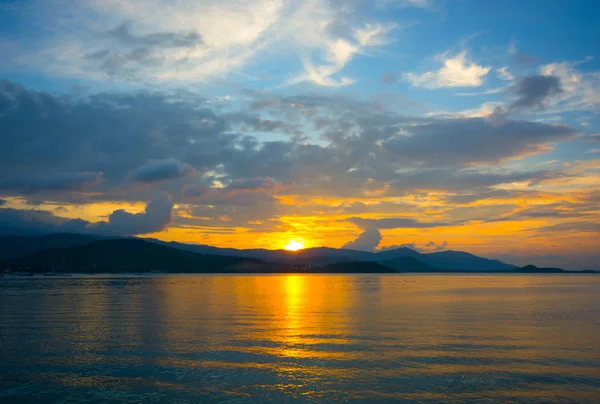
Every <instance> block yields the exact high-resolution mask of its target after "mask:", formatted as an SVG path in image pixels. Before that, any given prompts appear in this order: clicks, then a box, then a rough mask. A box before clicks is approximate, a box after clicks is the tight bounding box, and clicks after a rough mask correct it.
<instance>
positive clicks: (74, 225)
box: [0, 208, 87, 235]
mask: <svg viewBox="0 0 600 404" xmlns="http://www.w3.org/2000/svg"><path fill="white" fill-rule="evenodd" d="M86 224H87V222H85V221H83V220H78V219H76V220H67V219H61V218H58V217H56V216H54V215H53V214H52V213H51V212H48V211H42V210H35V209H12V208H0V234H15V235H21V234H40V233H56V232H82V231H83V230H84V229H85V225H86Z"/></svg>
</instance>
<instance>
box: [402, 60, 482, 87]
mask: <svg viewBox="0 0 600 404" xmlns="http://www.w3.org/2000/svg"><path fill="white" fill-rule="evenodd" d="M438 59H439V60H440V61H441V62H442V67H441V68H440V69H438V70H433V71H430V72H426V73H423V74H415V73H406V74H405V75H404V79H405V80H407V81H408V82H410V83H411V84H412V85H413V86H416V87H424V88H429V89H434V88H442V87H478V86H480V85H481V84H483V78H484V77H485V76H486V75H487V74H488V72H489V71H490V69H491V67H487V66H480V65H477V64H476V63H475V62H472V61H471V60H469V59H468V57H467V52H466V51H464V52H461V53H458V54H456V55H454V56H448V54H444V55H442V56H439V57H438Z"/></svg>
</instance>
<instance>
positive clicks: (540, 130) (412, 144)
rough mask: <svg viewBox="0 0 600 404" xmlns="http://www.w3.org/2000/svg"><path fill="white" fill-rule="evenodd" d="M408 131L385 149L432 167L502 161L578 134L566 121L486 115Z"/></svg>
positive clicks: (416, 162) (530, 152)
mask: <svg viewBox="0 0 600 404" xmlns="http://www.w3.org/2000/svg"><path fill="white" fill-rule="evenodd" d="M405 131H406V132H407V133H406V135H402V136H394V137H392V138H390V139H388V140H385V141H384V142H383V148H384V150H385V151H387V152H389V153H391V154H393V155H395V156H397V157H399V158H402V159H405V160H406V161H410V162H412V163H414V164H418V165H421V166H428V167H440V166H462V167H466V166H470V165H476V164H484V163H500V162H502V161H505V160H508V159H510V158H516V157H522V156H527V155H531V154H537V153H541V152H542V151H545V150H547V145H548V144H549V143H553V142H558V141H561V140H567V139H571V138H573V137H574V136H576V135H577V134H578V132H577V131H576V130H574V129H572V128H570V127H568V126H563V125H545V124H540V123H535V122H520V121H506V122H504V123H503V124H501V125H493V124H492V123H491V122H489V121H488V120H485V119H463V120H459V119H457V120H443V121H439V122H432V123H430V124H424V125H417V126H414V127H407V128H406V129H405Z"/></svg>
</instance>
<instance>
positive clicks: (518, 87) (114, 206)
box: [0, 0, 600, 269]
mask: <svg viewBox="0 0 600 404" xmlns="http://www.w3.org/2000/svg"><path fill="white" fill-rule="evenodd" d="M598 15H600V3H599V2H597V1H593V0H591V1H585V0H579V1H575V2H567V1H560V0H528V1H522V0H519V1H513V0H504V1H502V2H492V1H479V0H452V1H451V0H369V1H361V0H347V1H336V0H306V1H300V0H298V1H288V0H245V1H242V0H235V1H234V0H206V1H198V0H196V1H193V0H136V1H125V0H102V1H100V0H18V1H16V0H8V1H7V0H0V54H2V55H3V56H2V58H0V233H6V234H39V233H51V232H58V231H60V232H66V231H68V232H80V233H94V234H105V235H113V236H130V235H137V236H140V237H154V238H159V239H162V240H175V241H180V242H188V243H199V244H210V245H215V246H220V247H236V248H269V249H278V248H282V247H284V246H286V245H288V244H290V242H292V243H294V245H303V246H304V247H315V246H329V247H336V248H337V247H346V248H354V249H359V250H368V251H378V250H385V249H389V248H395V247H398V246H408V247H411V248H414V249H416V250H419V251H422V252H434V251H442V250H460V251H468V252H471V253H474V254H478V255H482V256H486V257H492V258H498V259H502V260H504V261H506V262H510V263H514V264H518V265H524V264H529V263H533V264H536V265H553V266H556V265H562V266H566V267H568V268H573V269H584V268H600V253H599V252H598V251H600V249H599V247H600V242H599V241H598V240H599V238H598V236H599V233H600V207H599V202H600V118H599V115H598V113H599V112H600V60H599V58H600V48H598V45H597V44H598V43H599V42H600V25H598V24H597V18H596V17H597V16H598Z"/></svg>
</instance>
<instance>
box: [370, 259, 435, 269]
mask: <svg viewBox="0 0 600 404" xmlns="http://www.w3.org/2000/svg"><path fill="white" fill-rule="evenodd" d="M379 263H380V264H382V265H385V266H387V267H390V268H392V269H393V270H394V271H396V272H435V271H436V270H437V268H434V267H432V266H431V265H427V264H424V263H422V262H421V261H419V260H418V259H417V258H415V257H398V258H394V259H391V260H387V261H381V262H379Z"/></svg>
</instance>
